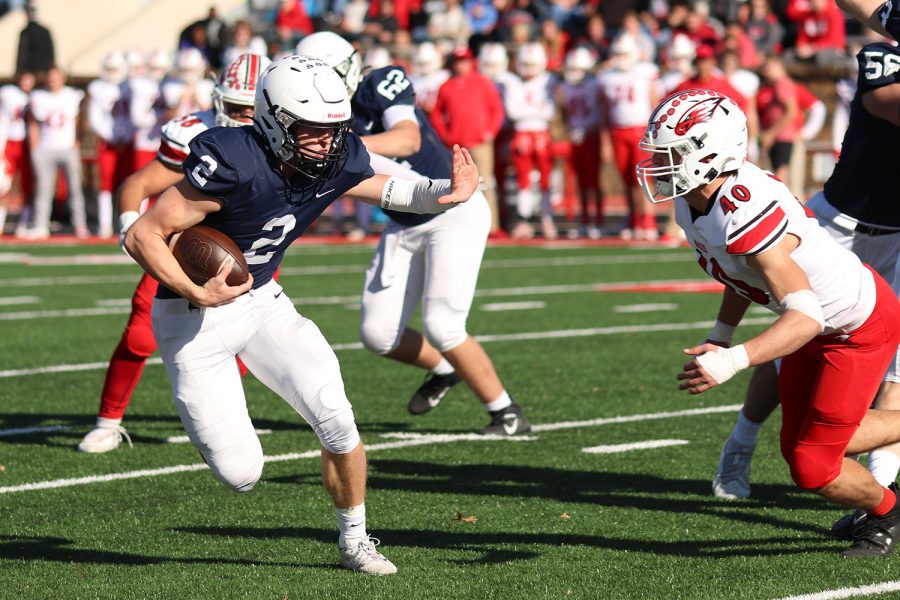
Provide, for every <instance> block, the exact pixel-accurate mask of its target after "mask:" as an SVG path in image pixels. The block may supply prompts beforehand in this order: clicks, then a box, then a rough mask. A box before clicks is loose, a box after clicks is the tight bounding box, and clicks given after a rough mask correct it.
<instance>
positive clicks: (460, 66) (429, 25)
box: [0, 0, 869, 242]
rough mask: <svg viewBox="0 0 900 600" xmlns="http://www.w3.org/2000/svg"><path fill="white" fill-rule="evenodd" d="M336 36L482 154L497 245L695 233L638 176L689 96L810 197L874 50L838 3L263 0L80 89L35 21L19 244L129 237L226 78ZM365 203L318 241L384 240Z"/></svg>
mask: <svg viewBox="0 0 900 600" xmlns="http://www.w3.org/2000/svg"><path fill="white" fill-rule="evenodd" d="M4 9H5V10H10V9H12V10H29V9H30V7H29V6H27V5H22V6H20V5H19V4H18V3H17V4H10V3H9V2H7V3H5V4H3V3H0V11H2V10H4ZM320 30H330V31H335V32H337V33H339V34H341V35H343V36H344V37H346V38H347V39H348V40H349V41H351V42H352V43H353V44H354V45H355V46H356V47H357V48H358V49H359V52H360V54H361V55H362V56H363V59H364V64H365V65H366V66H367V67H368V68H371V69H374V68H381V67H386V66H390V65H395V66H398V67H402V68H403V69H404V70H405V76H408V77H409V80H410V81H411V82H412V85H413V87H414V88H415V92H416V102H417V104H418V106H419V107H420V108H421V109H422V110H423V111H425V112H426V113H428V115H429V118H430V120H431V122H432V124H433V125H434V127H435V130H436V131H437V133H438V135H439V136H440V137H441V139H442V141H443V142H444V143H446V144H447V145H452V144H454V143H461V144H463V145H465V146H467V147H469V148H470V149H472V150H473V155H475V156H476V160H477V162H478V163H479V169H480V171H481V174H482V176H483V178H484V187H485V191H486V192H487V195H488V197H489V200H490V202H491V205H492V210H493V212H494V226H493V235H494V236H496V237H502V236H511V237H514V238H519V239H525V238H530V237H533V236H536V235H541V236H543V237H544V238H547V239H554V238H556V237H558V236H559V235H561V234H564V235H568V236H569V237H572V238H578V237H587V238H593V239H597V238H601V237H617V238H623V239H635V240H648V241H653V240H657V239H660V238H661V239H663V240H672V241H676V242H677V233H676V232H677V227H673V226H672V225H671V222H670V221H671V219H670V216H669V215H668V214H667V213H666V212H664V211H668V210H670V207H668V206H654V205H651V204H649V203H648V202H647V201H646V200H645V199H644V197H643V195H642V192H641V190H640V187H639V185H638V182H637V180H636V178H635V175H634V165H635V163H636V162H638V161H639V160H641V159H642V158H643V156H642V154H641V153H640V151H639V149H638V141H639V139H640V137H641V135H642V134H643V130H644V127H645V125H646V123H647V120H648V118H649V116H650V113H651V111H652V109H653V107H654V106H656V104H657V102H658V101H659V100H660V99H662V98H663V97H665V96H666V95H668V94H670V93H673V92H676V91H679V90H684V89H689V88H697V87H700V88H708V89H714V90H716V91H719V92H723V93H725V94H727V95H729V96H731V97H733V98H734V99H735V100H736V101H737V102H738V104H739V105H741V106H742V108H743V109H744V110H745V112H747V114H748V117H749V122H750V134H751V152H750V158H751V159H752V160H759V161H760V162H761V164H763V165H766V166H768V167H769V168H771V169H772V170H773V171H774V172H775V173H776V175H778V176H779V177H780V178H782V179H783V180H784V181H786V182H788V183H789V185H790V186H791V188H792V190H793V191H794V193H795V194H796V195H797V196H798V197H799V198H801V199H804V198H805V197H806V196H807V187H808V185H810V184H811V183H815V182H818V181H822V180H824V178H825V177H827V174H828V170H829V168H830V166H832V165H833V161H834V160H835V158H836V157H837V156H838V155H839V153H840V143H841V139H842V136H843V132H844V130H845V128H846V115H847V111H848V109H849V101H850V99H851V98H852V96H853V91H854V89H855V85H856V84H855V81H856V60H855V53H856V52H857V51H858V50H859V47H860V46H861V45H862V44H864V43H866V42H867V41H869V40H867V39H866V38H865V37H864V36H865V34H863V33H862V32H861V31H860V29H859V28H858V26H857V25H856V23H855V21H852V20H851V19H849V18H848V17H845V15H844V14H843V13H842V12H841V11H840V10H839V9H838V8H837V6H836V5H835V3H834V0H745V1H738V0H696V1H695V2H686V1H684V0H602V1H601V0H587V1H584V2H577V1H574V0H556V1H550V0H394V1H390V0H384V1H377V0H376V1H373V2H368V1H365V0H330V1H329V0H306V1H302V0H283V1H282V2H276V3H273V2H271V1H263V0H250V1H249V2H248V4H247V10H246V14H245V17H244V18H240V19H231V20H225V19H223V18H222V17H221V16H220V15H218V14H217V13H216V10H215V9H210V11H209V14H208V15H207V17H206V18H204V19H201V20H199V21H196V22H193V23H188V24H186V26H185V27H184V29H183V31H182V32H181V35H180V36H179V39H178V40H172V44H171V46H168V47H161V48H159V49H158V50H156V51H153V52H150V53H149V54H147V53H143V52H139V51H136V50H132V49H129V48H122V49H121V51H119V52H113V53H110V54H109V55H107V56H106V57H105V58H104V60H103V62H102V64H100V65H98V77H97V79H96V80H93V81H74V82H71V83H69V82H67V81H66V75H65V73H64V72H63V71H62V70H60V69H59V68H57V67H56V66H54V59H53V46H52V32H49V31H47V30H46V28H43V27H42V26H41V25H40V23H39V21H38V19H37V17H36V16H35V15H34V14H33V13H30V19H29V24H28V26H27V27H26V28H25V30H23V32H22V39H21V40H20V45H19V56H18V59H17V74H16V76H15V78H14V80H13V81H10V82H9V83H8V84H7V85H4V86H3V87H2V88H0V145H2V147H3V148H4V152H3V155H2V156H3V157H4V161H5V169H4V170H2V171H0V173H4V174H5V177H4V176H2V175H0V193H4V192H5V195H4V196H3V197H0V233H2V232H3V231H4V229H3V227H4V226H5V225H8V226H7V227H6V232H7V233H10V234H13V235H16V236H19V237H22V238H29V239H46V238H47V237H49V236H50V235H51V234H54V233H56V232H64V233H74V234H75V235H77V236H79V237H88V236H91V235H97V236H100V237H111V236H113V235H114V234H115V231H114V228H113V223H114V222H115V214H114V212H115V206H114V201H113V194H114V191H115V188H116V186H117V185H118V184H119V183H120V182H121V181H122V180H123V179H124V177H126V176H127V175H128V174H129V173H131V172H133V171H134V170H136V169H138V168H140V167H141V166H142V165H143V164H146V162H147V161H149V160H152V159H153V157H154V155H155V153H156V152H157V150H158V149H159V133H160V128H161V126H162V124H164V123H165V122H166V121H168V120H170V119H172V118H175V117H178V116H181V115H186V114H190V113H192V112H196V111H199V110H205V109H208V108H210V107H211V106H212V98H211V92H212V89H213V87H214V80H215V77H216V74H217V73H218V71H219V70H220V69H221V67H222V65H224V64H228V63H229V62H230V61H231V60H233V59H234V58H235V57H236V56H238V55H239V54H241V53H243V52H252V53H257V54H263V55H268V56H269V57H270V58H273V59H275V58H277V57H279V56H282V55H285V54H291V53H293V52H294V49H295V48H296V46H297V44H298V42H299V41H300V40H302V39H303V38H304V36H306V35H309V34H310V33H312V32H314V31H320ZM485 82H489V83H490V85H491V89H492V90H494V91H495V92H496V93H493V92H491V93H485V94H482V93H481V91H480V90H484V89H485V88H484V83H485ZM473 90H479V92H478V93H479V94H481V95H478V96H473V93H474V92H473ZM829 113H830V114H831V118H830V119H829V118H828V115H829ZM826 122H828V123H829V124H830V125H829V126H828V127H825V126H824V125H825V123H826ZM810 150H813V151H815V156H816V158H817V162H816V164H813V165H808V164H807V161H806V157H807V156H808V155H810ZM72 182H77V183H75V184H72ZM4 188H6V189H4ZM357 209H358V205H357V204H356V203H354V202H353V201H352V200H350V199H345V200H341V201H339V202H336V203H335V204H334V206H333V207H332V209H331V212H330V213H328V214H327V215H326V217H325V219H322V221H323V223H321V224H319V226H318V227H317V231H319V232H325V233H334V234H340V235H347V236H349V237H350V238H351V239H360V238H362V237H364V236H365V235H367V234H370V233H373V232H375V231H376V230H378V229H379V227H380V226H381V223H382V222H383V219H381V216H380V215H379V214H378V211H377V210H376V211H374V212H373V211H372V210H367V209H366V210H363V209H358V210H357ZM657 211H658V213H657ZM7 215H10V218H9V219H7ZM13 215H17V218H15V219H13V218H12V216H13ZM7 221H9V223H7ZM326 221H327V222H326Z"/></svg>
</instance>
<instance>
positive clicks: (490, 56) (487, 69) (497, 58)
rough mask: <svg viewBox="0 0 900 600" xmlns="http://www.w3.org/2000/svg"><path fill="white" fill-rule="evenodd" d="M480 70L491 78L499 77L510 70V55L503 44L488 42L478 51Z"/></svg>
mask: <svg viewBox="0 0 900 600" xmlns="http://www.w3.org/2000/svg"><path fill="white" fill-rule="evenodd" d="M478 70H479V71H481V74H482V75H484V76H485V77H488V78H490V79H497V78H498V77H500V74H501V73H505V72H506V71H508V70H509V55H508V54H507V53H506V48H505V47H504V46H503V44H500V43H497V42H486V43H485V44H483V45H482V46H481V50H479V51H478Z"/></svg>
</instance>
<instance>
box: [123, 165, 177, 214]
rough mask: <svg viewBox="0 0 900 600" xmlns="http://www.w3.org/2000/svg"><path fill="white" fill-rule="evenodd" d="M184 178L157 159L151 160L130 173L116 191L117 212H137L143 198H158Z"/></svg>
mask: <svg viewBox="0 0 900 600" xmlns="http://www.w3.org/2000/svg"><path fill="white" fill-rule="evenodd" d="M183 177H184V174H183V173H182V172H181V171H175V170H173V169H170V168H169V167H167V166H166V165H164V164H163V163H162V162H160V161H159V160H158V159H153V160H152V161H150V162H149V163H147V164H146V165H144V166H143V167H141V169H140V170H138V171H136V172H134V173H132V174H131V175H129V176H128V178H127V179H126V180H125V181H124V182H123V183H122V185H121V186H120V187H119V189H117V190H116V195H117V197H118V205H119V212H120V213H125V212H129V211H134V212H137V211H139V210H140V209H141V202H143V200H144V198H150V197H153V196H158V195H159V194H162V193H163V192H164V191H166V190H167V189H168V188H169V187H171V186H173V185H175V184H176V183H178V182H179V181H181V179H182V178H183Z"/></svg>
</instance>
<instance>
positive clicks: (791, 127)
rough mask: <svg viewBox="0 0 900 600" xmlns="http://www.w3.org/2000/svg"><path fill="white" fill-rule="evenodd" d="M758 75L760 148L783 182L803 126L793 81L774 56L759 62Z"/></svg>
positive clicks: (757, 102) (757, 97)
mask: <svg viewBox="0 0 900 600" xmlns="http://www.w3.org/2000/svg"><path fill="white" fill-rule="evenodd" d="M760 75H762V80H763V83H762V85H761V86H760V88H759V93H758V94H757V96H756V106H757V110H758V111H759V126H760V133H759V146H760V151H762V152H767V153H768V155H769V161H770V162H771V166H772V171H773V172H774V173H775V176H776V177H778V178H779V179H781V180H782V181H785V182H787V181H788V169H789V166H790V160H791V153H792V152H793V149H794V140H795V139H796V138H797V137H798V136H799V134H800V130H801V129H802V127H803V122H802V121H800V122H799V123H798V121H797V114H798V112H799V109H798V108H797V84H796V83H794V80H793V79H791V78H790V76H789V75H788V74H787V70H786V69H785V68H784V62H783V61H782V60H781V58H780V57H778V56H774V55H773V56H768V57H766V60H765V61H763V64H762V68H761V69H760ZM792 191H793V192H794V194H798V193H799V192H801V190H792Z"/></svg>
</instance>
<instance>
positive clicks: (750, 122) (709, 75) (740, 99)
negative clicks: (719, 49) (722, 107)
mask: <svg viewBox="0 0 900 600" xmlns="http://www.w3.org/2000/svg"><path fill="white" fill-rule="evenodd" d="M693 89H706V90H712V91H714V92H719V93H720V94H725V95H726V96H728V97H729V98H731V99H732V100H734V101H735V102H736V103H737V105H738V106H740V107H741V110H742V111H744V114H745V115H747V134H748V136H749V139H750V140H751V141H752V140H754V139H755V138H756V132H757V129H758V126H757V123H758V121H757V119H756V114H755V113H756V111H755V110H751V109H752V108H753V105H752V103H750V102H749V101H748V100H747V98H745V97H744V95H743V94H741V93H740V92H739V91H737V90H736V89H735V88H734V86H732V85H731V84H730V83H728V80H727V79H726V78H725V77H724V76H722V75H721V74H720V73H719V72H718V70H717V68H716V55H715V51H713V49H712V47H710V46H699V47H698V48H697V55H696V57H695V58H694V76H693V77H691V78H690V79H688V80H686V81H684V82H683V83H681V85H679V86H678V87H677V88H675V91H676V92H683V91H684V90H693Z"/></svg>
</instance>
